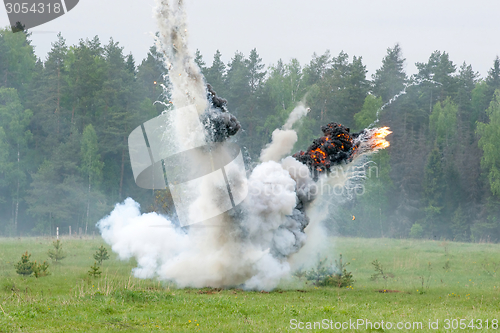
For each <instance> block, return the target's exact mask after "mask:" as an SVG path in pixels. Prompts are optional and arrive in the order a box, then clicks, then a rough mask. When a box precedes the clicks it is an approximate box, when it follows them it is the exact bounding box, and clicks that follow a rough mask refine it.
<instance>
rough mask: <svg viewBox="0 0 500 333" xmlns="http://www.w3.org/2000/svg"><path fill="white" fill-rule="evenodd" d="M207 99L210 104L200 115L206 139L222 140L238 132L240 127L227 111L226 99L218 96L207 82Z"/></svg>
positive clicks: (212, 140)
mask: <svg viewBox="0 0 500 333" xmlns="http://www.w3.org/2000/svg"><path fill="white" fill-rule="evenodd" d="M207 99H208V101H209V103H210V106H209V108H208V110H207V111H206V112H205V113H203V114H202V115H201V122H202V124H203V126H204V127H205V129H206V133H207V139H208V140H209V141H211V142H222V141H224V140H226V139H227V138H228V137H230V136H233V135H235V134H236V133H238V131H239V130H240V128H241V125H240V122H239V121H238V119H236V117H235V116H233V115H232V114H231V113H229V112H228V109H227V100H226V99H224V98H221V97H218V96H217V93H216V92H215V91H214V90H213V88H212V86H211V85H210V84H207Z"/></svg>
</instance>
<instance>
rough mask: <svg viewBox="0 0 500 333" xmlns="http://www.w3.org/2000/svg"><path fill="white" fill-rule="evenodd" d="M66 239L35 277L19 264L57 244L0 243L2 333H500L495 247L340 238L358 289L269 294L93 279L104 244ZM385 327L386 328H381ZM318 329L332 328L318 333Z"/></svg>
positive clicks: (118, 273) (114, 273) (113, 264)
mask: <svg viewBox="0 0 500 333" xmlns="http://www.w3.org/2000/svg"><path fill="white" fill-rule="evenodd" d="M62 241H63V244H64V249H65V252H66V253H67V257H66V258H65V259H64V260H63V261H62V262H61V263H60V264H57V265H56V264H52V263H51V265H50V268H49V270H50V272H51V275H50V276H47V277H41V278H38V279H35V278H34V277H27V278H24V277H21V276H19V275H17V274H16V272H15V269H14V264H15V263H16V262H17V261H19V259H20V258H21V254H22V253H24V252H25V251H29V252H30V253H31V254H32V258H31V259H32V260H37V261H40V260H41V261H43V260H46V259H47V250H48V249H49V248H50V247H51V243H52V239H48V238H23V239H5V238H4V239H0V305H1V307H0V332H70V331H81V332H115V331H120V332H128V331H130V332H132V331H134V332H136V331H145V332H165V331H168V332H198V331H199V332H284V331H302V332H313V331H314V332H320V331H342V332H366V331H401V332H403V331H414V332H451V331H457V332H458V331H460V332H467V331H472V332H484V331H491V332H495V331H498V332H500V328H499V327H498V320H500V279H499V274H498V269H500V245H498V244H470V243H454V242H436V241H417V240H395V239H357V238H336V239H332V244H334V246H332V255H331V258H329V259H336V258H335V257H336V256H338V254H339V253H342V254H343V258H344V261H347V262H350V265H349V266H348V270H349V271H351V272H352V274H353V277H354V279H355V280H356V281H355V282H354V283H353V285H352V287H349V288H342V289H339V288H335V287H315V286H314V285H311V284H310V283H309V284H306V283H305V281H302V280H299V279H297V278H294V279H292V280H291V281H284V282H283V284H282V285H281V286H280V289H277V290H275V291H273V292H270V293H264V292H258V291H252V292H250V291H243V290H239V289H229V290H213V289H202V290H200V289H176V288H175V287H174V286H172V285H169V284H168V283H165V282H158V281H155V280H139V279H135V278H133V277H131V274H130V272H131V269H132V268H133V267H134V265H135V263H134V262H120V261H118V260H117V259H116V257H115V255H114V254H112V255H111V259H110V260H107V261H105V262H104V264H103V267H104V273H103V276H102V277H100V278H90V277H89V276H88V275H87V271H88V270H89V269H90V266H91V265H93V264H94V259H93V258H92V255H93V253H95V251H96V250H97V248H98V247H99V246H100V245H102V244H103V241H102V240H101V239H100V238H96V239H63V240H62ZM108 249H109V247H108ZM334 253H335V256H334ZM375 259H377V260H378V261H379V262H380V263H381V264H382V265H383V266H384V268H385V271H386V272H387V273H390V274H389V275H390V276H389V277H387V278H386V279H383V278H380V279H378V280H376V281H372V280H371V279H370V277H371V275H372V274H374V273H375V271H374V268H373V265H372V264H371V263H372V261H374V260H375ZM384 290H385V291H388V292H384ZM324 319H325V321H323V320H324ZM461 319H462V321H460V320H461ZM349 320H351V323H355V322H356V321H357V320H365V322H364V323H363V325H360V326H352V325H350V324H349ZM437 320H438V329H430V328H429V321H431V322H433V323H435V322H436V321H437ZM447 320H448V321H447ZM330 321H331V322H330ZM366 321H370V322H371V324H372V326H371V327H370V326H369V324H368V326H367V325H366ZM382 321H384V324H385V326H384V329H383V328H382V327H380V328H379V327H377V323H379V324H380V325H382V324H381V322H382ZM471 321H472V322H471ZM480 321H481V322H480ZM300 322H301V323H302V324H300ZM308 322H309V323H310V325H311V326H309V327H310V328H308ZM314 322H320V324H324V325H326V324H328V326H329V328H328V329H326V327H323V329H322V328H320V327H319V326H316V329H314ZM345 322H347V324H345ZM387 322H390V323H391V324H392V325H393V327H392V329H388V327H387V325H388V324H387ZM418 322H421V323H422V327H421V328H420V326H418ZM342 323H344V324H343V325H344V329H341V326H342ZM357 323H360V324H361V322H360V321H359V322H356V324H357ZM398 323H400V324H399V328H402V329H398V326H397V325H398ZM415 323H417V324H415ZM480 324H481V326H482V328H479V326H480ZM299 325H300V326H299ZM316 325H318V324H316ZM335 325H337V329H336V328H335ZM401 325H403V326H401ZM405 325H406V328H408V327H410V326H411V327H412V328H411V329H405V328H404V327H405ZM408 325H410V326H408ZM460 325H462V326H461V327H462V328H463V329H461V328H460ZM448 326H449V329H446V328H447V327H448ZM464 326H465V328H464ZM486 326H488V329H486ZM299 327H304V329H302V330H300V329H299ZM353 327H355V328H353ZM454 327H455V328H457V329H455V330H454V329H453V328H454ZM294 328H296V329H294ZM339 328H340V329H339ZM377 328H378V329H377Z"/></svg>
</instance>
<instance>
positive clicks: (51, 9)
mask: <svg viewBox="0 0 500 333" xmlns="http://www.w3.org/2000/svg"><path fill="white" fill-rule="evenodd" d="M5 8H6V9H7V14H11V13H16V14H19V13H23V14H26V13H33V14H37V13H38V14H43V13H47V14H51V13H55V14H59V13H60V12H61V11H62V10H63V8H62V7H61V4H60V3H54V4H51V3H42V2H40V3H34V4H31V5H30V4H29V3H18V2H16V3H10V2H7V3H5Z"/></svg>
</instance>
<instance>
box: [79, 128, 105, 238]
mask: <svg viewBox="0 0 500 333" xmlns="http://www.w3.org/2000/svg"><path fill="white" fill-rule="evenodd" d="M98 151H99V145H98V142H97V134H96V132H95V130H94V127H93V126H92V124H89V125H87V127H85V130H84V131H83V134H82V143H81V149H80V156H81V159H82V164H81V165H82V166H81V167H80V169H81V172H82V175H83V176H84V177H85V178H86V179H87V180H88V182H87V185H88V191H87V205H86V206H87V207H86V217H85V234H87V228H88V223H89V217H90V201H91V191H92V189H93V188H95V187H97V186H98V185H99V183H100V181H101V179H102V168H103V166H104V163H103V162H101V155H100V154H99V153H98Z"/></svg>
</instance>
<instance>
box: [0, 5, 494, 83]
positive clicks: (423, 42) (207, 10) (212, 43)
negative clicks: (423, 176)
mask: <svg viewBox="0 0 500 333" xmlns="http://www.w3.org/2000/svg"><path fill="white" fill-rule="evenodd" d="M186 3H187V13H188V17H189V31H190V39H189V44H190V47H191V48H192V49H193V50H196V49H200V51H201V53H202V54H203V57H204V60H205V62H206V63H208V64H209V65H210V64H211V62H212V59H213V54H214V53H215V51H216V50H217V49H219V50H220V51H221V52H222V55H223V60H224V61H225V62H226V63H227V62H228V61H229V60H230V58H231V57H232V56H233V55H234V53H235V52H236V51H240V52H243V54H245V55H248V54H249V52H250V50H251V49H253V48H256V49H257V52H258V53H259V54H260V56H261V57H262V58H263V61H264V63H265V64H266V65H269V64H272V63H276V62H277V61H278V59H280V58H282V59H283V60H284V61H285V62H288V61H289V60H290V59H291V58H297V59H298V60H299V61H300V62H301V64H303V65H305V64H306V63H308V62H309V61H310V60H311V56H312V53H313V52H316V53H318V54H322V53H324V52H325V50H327V49H329V50H330V51H331V53H332V54H333V55H337V54H338V53H339V52H340V51H342V50H343V51H344V52H346V53H347V54H349V56H351V57H352V56H353V55H356V56H362V57H363V63H364V64H365V65H366V66H367V69H368V71H369V74H372V73H374V72H375V70H376V69H377V68H379V67H380V66H381V60H382V58H383V57H384V55H385V54H386V50H387V48H388V47H392V46H394V44H395V43H400V45H401V47H402V50H403V56H404V57H405V58H406V59H407V63H406V64H407V66H406V70H407V73H409V74H412V73H415V66H414V63H415V62H426V61H427V60H428V58H429V55H430V54H431V53H432V52H433V51H435V50H440V51H446V52H448V53H449V55H450V59H451V60H452V61H453V62H454V63H455V64H456V65H457V67H459V66H460V65H461V64H462V63H463V62H464V61H466V62H467V63H468V64H471V65H472V67H473V69H474V70H475V71H478V72H479V73H480V74H481V76H483V77H484V76H485V75H486V73H487V71H488V69H489V68H491V67H492V64H493V60H494V59H495V57H496V56H497V55H500V39H499V37H500V22H499V19H498V13H499V12H500V1H498V0H475V1H470V0H454V1H449V0H419V1H415V0H414V1H405V0H351V1H345V0H343V1H339V0H309V1H303V0H301V1H298V0H246V1H238V0H232V1H227V0H226V1H224V0H186ZM154 4H155V2H154V0H141V1H139V0H80V2H79V4H78V5H77V6H76V7H75V8H74V9H73V10H71V11H70V12H68V13H67V14H66V15H64V16H62V17H60V18H57V19H56V20H54V21H51V22H48V23H46V24H44V25H41V26H39V27H36V28H33V29H32V31H33V32H34V33H33V35H32V39H33V44H34V45H35V46H36V49H35V52H36V54H37V55H38V56H39V57H41V58H42V59H45V57H46V54H47V52H48V51H49V50H50V47H51V45H50V44H51V42H53V41H55V40H56V34H57V32H59V31H60V32H62V34H63V37H64V38H66V40H67V43H68V45H73V44H76V43H77V42H78V40H79V39H80V38H84V39H85V38H92V37H93V36H95V35H98V36H99V37H100V39H101V41H102V42H103V43H107V42H108V40H109V38H110V37H113V39H114V40H115V41H118V42H119V43H120V44H121V45H122V46H124V47H125V53H126V54H128V53H130V52H132V54H133V55H134V57H135V59H136V63H137V64H139V63H140V62H141V61H142V59H143V58H144V57H145V56H146V54H147V52H148V49H149V47H150V46H151V45H152V44H153V37H152V35H153V34H154V32H155V31H156V23H155V21H154V20H153V18H152V9H153V7H154ZM0 8H1V9H0V26H3V27H4V26H7V25H8V24H9V22H8V18H7V13H6V10H5V7H3V6H2V7H0Z"/></svg>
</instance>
